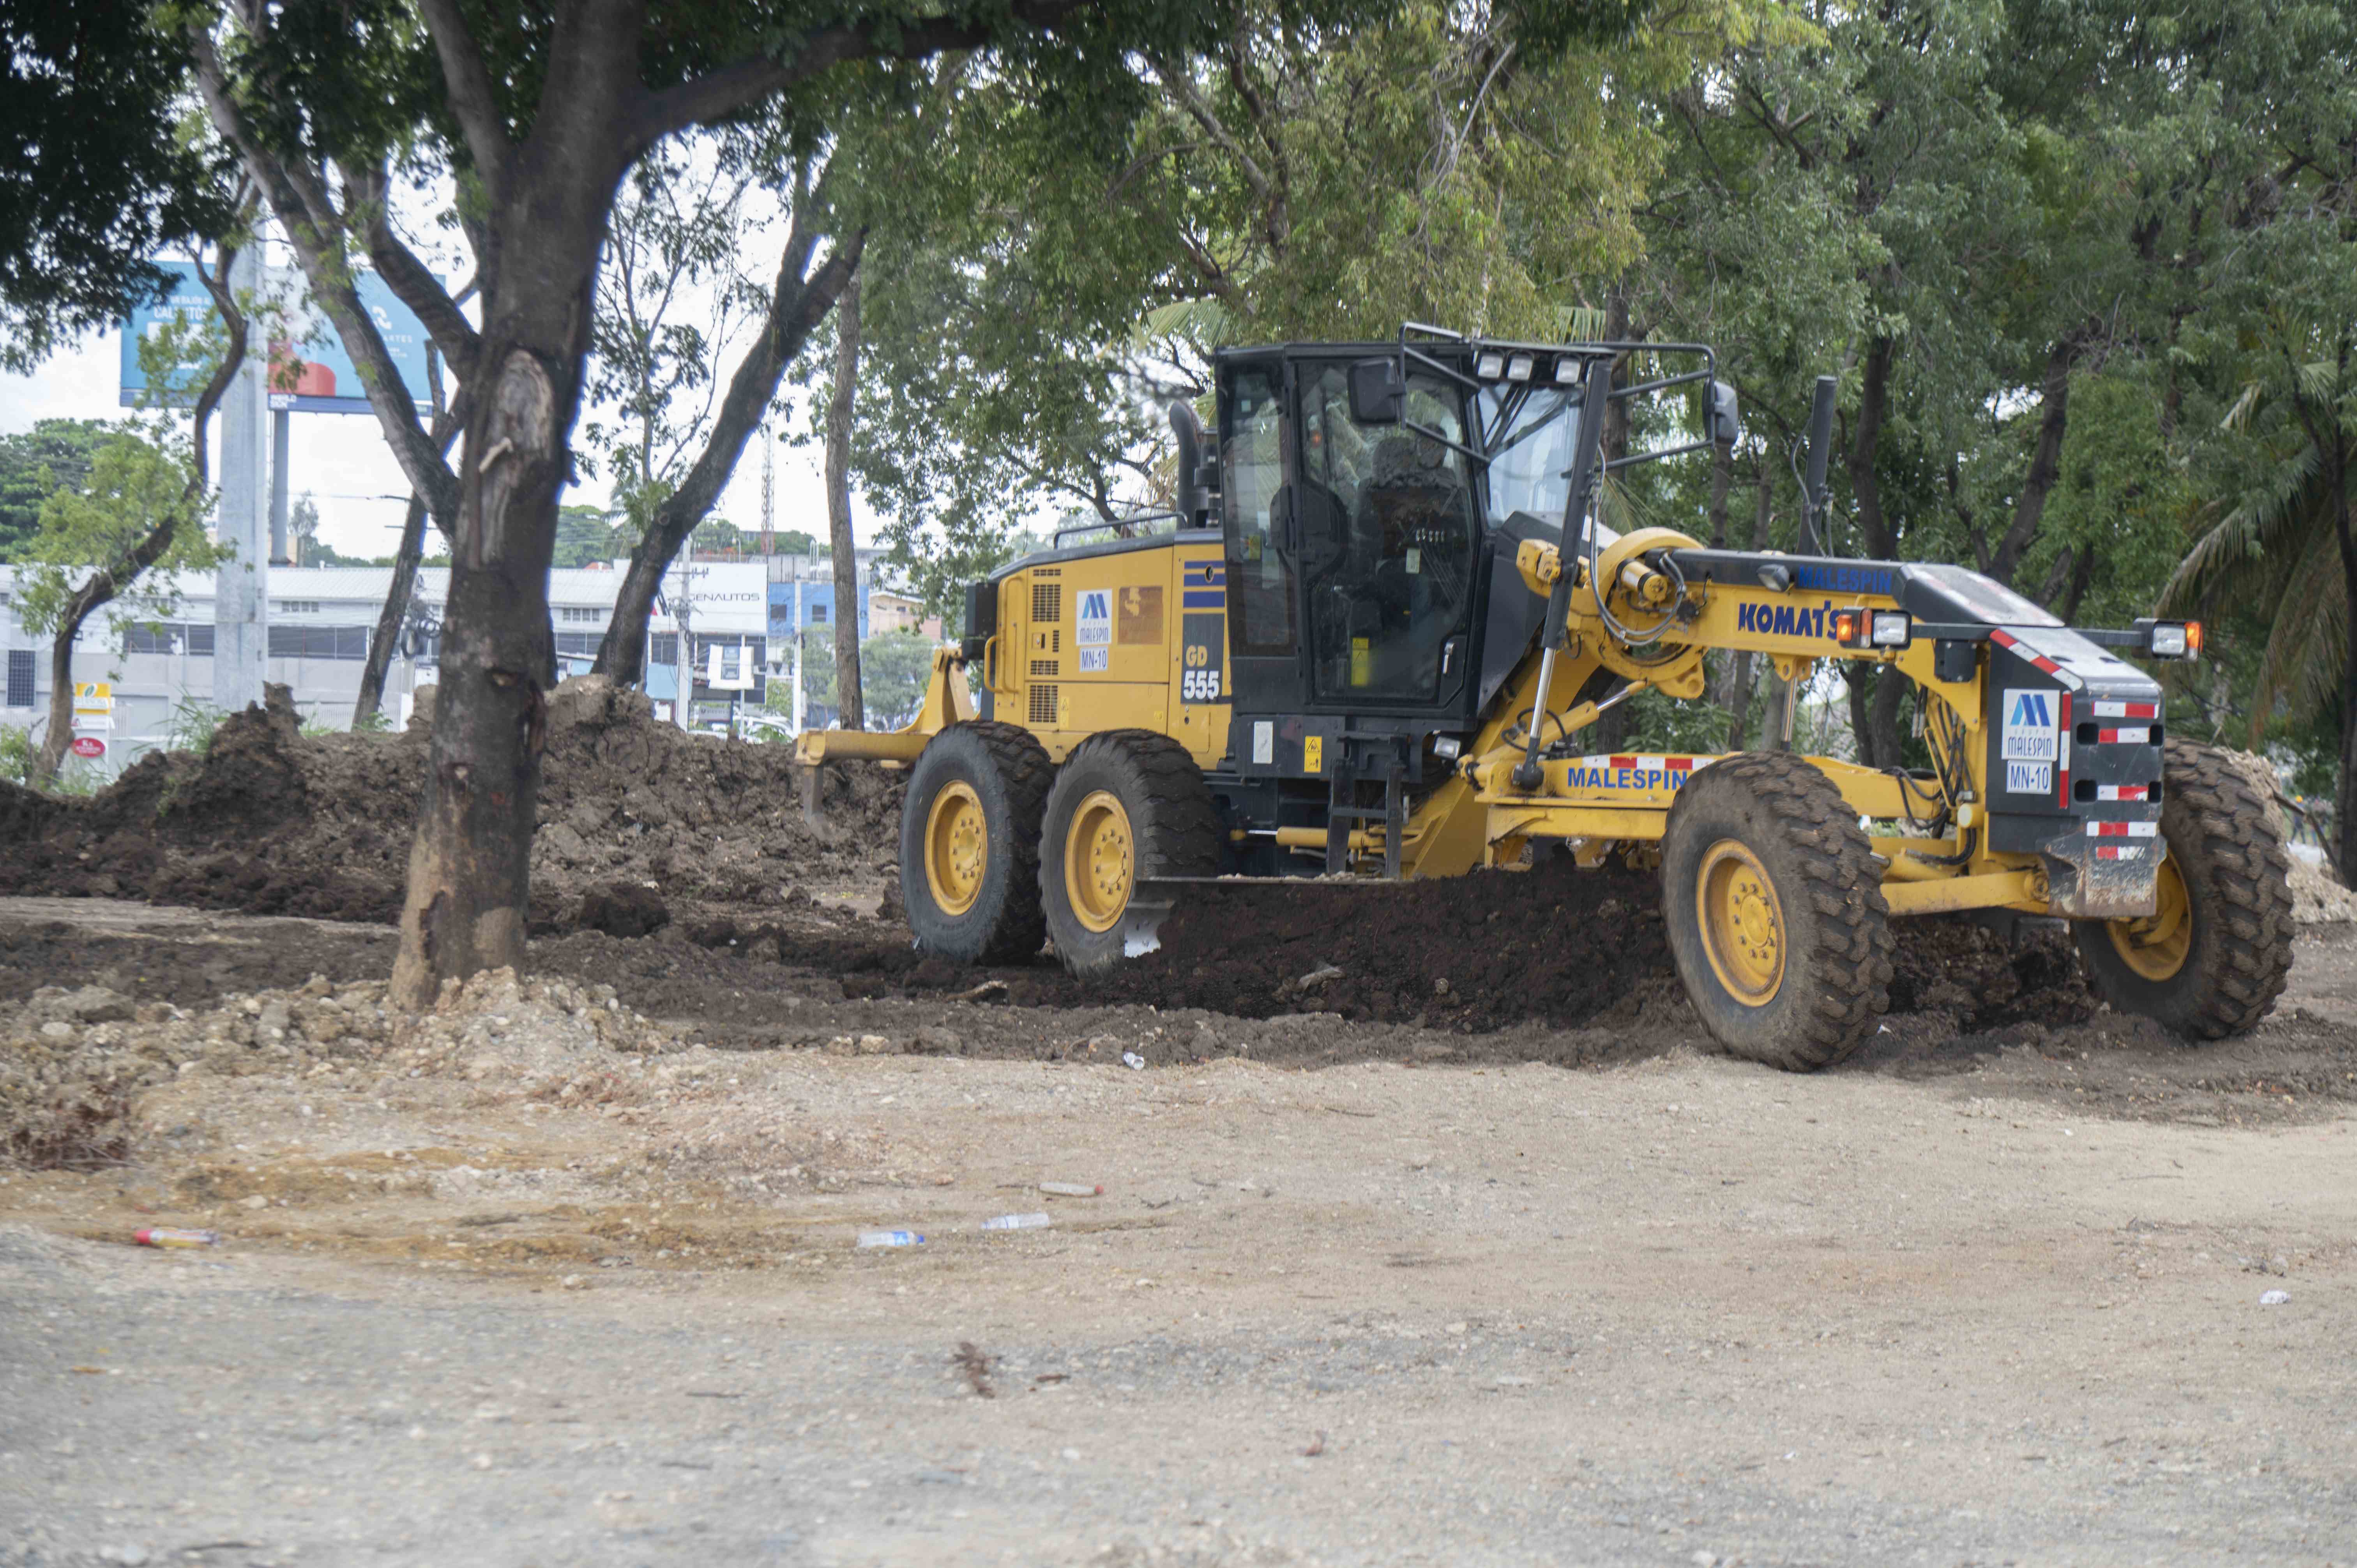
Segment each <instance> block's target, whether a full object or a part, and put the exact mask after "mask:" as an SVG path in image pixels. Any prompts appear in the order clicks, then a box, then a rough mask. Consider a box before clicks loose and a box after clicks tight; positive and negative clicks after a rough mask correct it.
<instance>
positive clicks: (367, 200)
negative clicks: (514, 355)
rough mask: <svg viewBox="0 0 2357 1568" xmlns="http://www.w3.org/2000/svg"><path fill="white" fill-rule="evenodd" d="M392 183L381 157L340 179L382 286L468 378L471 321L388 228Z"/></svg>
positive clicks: (473, 338) (473, 345) (475, 342)
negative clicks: (414, 316) (379, 160)
mask: <svg viewBox="0 0 2357 1568" xmlns="http://www.w3.org/2000/svg"><path fill="white" fill-rule="evenodd" d="M392 183H393V182H392V178H391V177H390V175H389V174H388V173H387V171H386V168H385V166H384V165H383V164H382V163H379V164H378V165H377V166H375V167H373V168H370V169H364V170H361V171H360V172H358V173H356V174H351V175H348V176H347V177H346V178H345V180H344V190H345V193H346V194H345V199H344V207H345V210H346V211H347V212H348V213H354V214H357V215H358V217H359V218H360V220H361V233H362V234H363V235H364V236H365V237H366V239H367V241H368V252H369V260H370V261H371V262H373V263H376V271H377V275H378V276H379V277H381V278H382V279H384V282H385V286H386V287H388V288H390V289H392V290H393V294H394V295H396V296H397V297H398V298H399V299H400V300H401V303H402V304H404V305H405V306H409V308H410V309H411V310H412V311H414V312H415V313H416V316H417V319H418V320H419V321H421V322H423V323H424V324H425V330H426V331H427V332H429V333H431V334H432V335H433V338H434V346H435V347H436V348H437V349H441V350H442V357H443V358H444V359H445V360H448V361H449V362H450V371H451V374H453V375H455V376H457V378H458V380H459V381H471V380H473V379H474V370H475V350H476V349H477V348H478V347H479V338H478V337H477V335H476V332H475V328H474V324H473V323H472V322H470V321H468V319H467V317H466V315H465V313H464V312H462V311H461V310H460V309H459V308H458V304H457V300H456V299H454V298H453V297H452V296H451V295H450V294H449V293H448V291H447V290H446V289H444V288H443V286H442V285H441V283H440V282H439V281H437V280H436V278H435V276H434V274H432V273H430V272H428V271H427V270H426V267H425V263H424V262H422V261H420V260H419V259H418V257H417V252H414V251H413V250H411V249H410V248H409V246H408V244H407V243H406V242H404V241H403V239H402V238H401V236H400V235H398V234H396V233H394V232H393V213H392V209H393V203H392V201H391V199H390V192H391V188H392Z"/></svg>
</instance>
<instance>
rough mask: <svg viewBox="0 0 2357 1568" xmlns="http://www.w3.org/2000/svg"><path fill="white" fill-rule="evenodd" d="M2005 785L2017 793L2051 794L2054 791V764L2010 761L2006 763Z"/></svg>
mask: <svg viewBox="0 0 2357 1568" xmlns="http://www.w3.org/2000/svg"><path fill="white" fill-rule="evenodd" d="M2005 787H2006V789H2007V790H2008V791H2010V792H2011V793H2013V794H2016V795H2051V794H2052V793H2054V765H2053V764H2052V763H2050V762H2008V763H2007V764H2006V765H2005Z"/></svg>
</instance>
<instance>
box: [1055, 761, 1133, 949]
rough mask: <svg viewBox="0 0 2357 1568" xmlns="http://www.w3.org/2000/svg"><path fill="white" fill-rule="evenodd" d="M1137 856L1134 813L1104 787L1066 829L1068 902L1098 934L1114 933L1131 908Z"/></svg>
mask: <svg viewBox="0 0 2357 1568" xmlns="http://www.w3.org/2000/svg"><path fill="white" fill-rule="evenodd" d="M1136 876H1137V856H1136V851H1135V848H1134V847H1133V845H1132V843H1131V841H1130V834H1129V813H1128V812H1127V811H1124V810H1122V805H1121V800H1120V799H1119V798H1118V797H1116V796H1115V795H1114V793H1113V792H1112V791H1111V790H1109V789H1099V790H1097V791H1095V792H1094V793H1093V794H1092V795H1090V796H1089V797H1088V799H1086V800H1082V802H1081V809H1080V810H1079V811H1074V812H1073V813H1072V825H1071V827H1070V828H1067V829H1066V830H1065V831H1064V899H1065V902H1067V903H1069V904H1070V905H1071V907H1072V917H1073V918H1075V919H1077V920H1079V921H1080V922H1081V924H1082V925H1083V926H1086V927H1087V928H1088V929H1090V930H1092V931H1109V930H1112V929H1113V928H1114V924H1115V923H1116V922H1117V921H1119V920H1120V918H1121V917H1122V912H1123V911H1124V910H1125V909H1127V908H1129V890H1130V887H1131V886H1132V884H1133V883H1134V882H1135V880H1136Z"/></svg>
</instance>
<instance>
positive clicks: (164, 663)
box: [0, 561, 769, 775]
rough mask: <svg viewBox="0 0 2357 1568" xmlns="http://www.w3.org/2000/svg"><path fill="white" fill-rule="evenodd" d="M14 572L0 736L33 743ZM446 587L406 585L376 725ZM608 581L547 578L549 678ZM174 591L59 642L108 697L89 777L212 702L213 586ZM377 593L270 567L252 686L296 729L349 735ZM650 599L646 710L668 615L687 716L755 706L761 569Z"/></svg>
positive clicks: (421, 645)
mask: <svg viewBox="0 0 2357 1568" xmlns="http://www.w3.org/2000/svg"><path fill="white" fill-rule="evenodd" d="M683 570H684V572H685V573H686V574H687V575H686V577H685V578H684V580H683V578H682V575H681V574H682V572H683ZM449 581H450V573H449V569H448V568H447V567H440V566H429V567H425V568H424V569H423V570H421V571H420V572H419V573H418V583H417V591H416V593H415V595H414V596H413V598H412V602H411V607H410V612H409V616H408V618H407V619H406V620H405V621H404V629H403V636H402V640H401V642H400V644H398V645H397V646H396V648H395V650H394V655H393V660H392V662H391V663H390V664H389V665H388V666H387V669H386V673H385V699H384V706H385V710H386V716H387V717H388V718H389V719H391V720H393V722H394V723H396V724H398V723H400V722H402V721H404V720H405V719H406V718H407V717H408V716H409V713H410V710H411V708H412V706H413V705H414V698H413V696H412V693H414V691H415V690H416V688H418V687H419V686H424V685H430V684H432V683H433V682H434V681H435V679H436V656H437V654H438V652H439V632H440V628H441V625H442V610H443V605H444V602H445V599H446V597H447V594H448V591H449ZM621 581H622V574H621V572H620V571H619V569H617V568H608V567H600V568H595V569H584V570H560V571H554V572H551V573H550V574H549V582H548V599H549V618H550V623H551V627H552V629H553V630H554V634H555V638H556V655H557V672H558V674H559V675H560V676H562V675H568V674H577V673H580V672H582V671H587V669H588V668H589V662H590V660H593V659H595V658H596V657H597V650H598V647H599V645H600V644H601V643H603V642H604V640H605V636H606V626H607V623H608V620H609V619H610V618H612V616H613V613H614V600H615V597H616V596H617V594H618V593H619V589H620V586H621ZM683 585H684V587H685V590H686V592H685V593H684V594H683V593H682V592H681V589H682V587H683ZM178 587H179V601H180V602H179V607H178V609H177V610H176V611H175V612H174V613H173V614H172V615H171V616H170V617H169V618H167V619H165V620H164V621H162V622H160V623H156V624H154V625H143V626H135V627H133V628H130V629H129V630H128V631H127V632H117V631H115V630H114V629H113V623H112V622H111V620H110V619H109V618H108V616H107V614H106V612H105V611H101V612H100V613H99V614H98V615H96V616H94V617H92V618H91V622H90V624H88V625H87V626H85V627H83V628H82V631H81V637H80V638H79V639H77V640H76V642H75V644H74V667H73V678H74V681H75V682H76V683H77V684H80V683H83V682H108V683H109V684H110V685H111V687H112V689H113V712H112V714H110V715H108V716H107V717H108V723H107V724H106V725H100V724H95V723H93V724H91V725H89V726H88V727H89V728H90V730H91V733H92V734H93V735H95V736H97V738H99V739H101V740H102V741H104V742H105V744H106V753H105V756H104V758H103V760H102V764H101V766H100V771H102V772H103V773H105V774H109V775H112V774H113V773H116V772H119V771H121V770H122V769H123V768H125V767H127V766H129V765H130V764H131V763H133V762H135V761H136V760H138V758H139V757H140V756H141V755H143V754H144V753H145V752H147V751H149V750H151V749H154V748H155V747H156V746H159V745H162V744H163V743H164V742H165V740H166V738H167V736H168V735H169V734H170V732H171V730H172V728H173V726H174V720H175V717H176V714H178V712H179V710H180V709H181V708H182V707H183V706H184V705H188V706H196V707H201V706H204V705H207V704H210V702H211V700H212V692H213V671H212V647H213V581H212V578H211V576H210V575H194V574H183V575H181V577H180V579H179V582H178ZM392 587H393V569H392V568H391V567H388V566H274V567H272V568H271V569H270V603H269V613H268V637H269V662H268V670H267V674H266V677H265V678H266V679H268V680H270V681H273V682H279V683H282V684H284V685H286V686H288V687H291V688H292V689H293V691H294V694H295V704H296V707H297V708H298V709H299V710H300V711H301V713H302V714H303V719H304V722H305V723H306V724H315V725H325V726H328V727H330V728H335V729H343V728H346V727H348V726H350V724H351V719H352V704H353V703H354V701H355V700H356V698H357V697H358V695H359V692H360V683H361V668H362V666H363V664H364V663H365V661H366V660H367V658H368V650H369V642H370V640H371V639H372V638H373V637H374V636H375V635H376V624H377V618H378V617H379V615H380V614H381V613H382V610H383V608H384V600H385V596H386V595H387V594H388V593H390V592H391V591H392ZM663 588H664V593H663V596H662V610H661V611H660V612H659V613H657V614H656V615H654V616H653V617H652V618H651V620H650V624H649V639H648V640H649V645H650V646H649V649H648V655H649V656H648V660H647V682H646V684H647V691H648V693H649V694H650V695H651V696H652V697H653V698H654V699H655V701H656V703H657V711H658V712H659V713H662V714H666V715H668V714H669V712H670V709H671V707H672V703H673V698H674V696H675V695H676V693H677V689H678V673H677V672H678V666H679V643H678V635H679V630H678V628H679V620H678V618H679V613H680V611H681V609H682V608H684V609H685V611H686V613H687V623H688V634H689V649H690V650H691V655H692V659H693V672H694V679H693V682H692V683H693V686H694V701H695V704H696V708H697V714H696V716H697V717H698V718H699V719H709V718H715V717H719V716H722V715H723V714H725V711H726V708H727V707H728V706H729V705H730V704H731V703H749V704H750V705H753V706H759V703H760V702H761V700H762V696H763V682H762V676H763V670H764V666H765V663H766V660H767V656H768V632H769V573H768V569H767V568H766V567H765V566H764V565H763V564H761V563H759V562H758V561H755V562H748V563H742V564H737V563H728V564H706V563H697V564H694V565H692V566H688V567H685V568H681V567H673V570H672V572H671V574H670V575H667V576H666V577H665V578H664V581H663ZM0 650H5V661H6V671H5V684H4V685H0V725H16V726H18V727H30V728H33V729H35V730H37V731H38V730H40V729H44V728H46V726H47V725H48V702H49V645H48V639H47V638H46V637H38V636H35V635H33V634H32V633H30V632H27V630H26V629H25V628H24V627H23V625H22V624H21V623H20V622H19V621H18V620H17V619H16V568H14V567H11V566H6V565H0ZM715 676H717V680H715V679H713V677H715ZM79 727H81V726H78V728H79Z"/></svg>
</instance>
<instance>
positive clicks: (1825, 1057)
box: [1662, 752, 1891, 1072]
mask: <svg viewBox="0 0 2357 1568" xmlns="http://www.w3.org/2000/svg"><path fill="white" fill-rule="evenodd" d="M1873 855H1874V849H1873V845H1872V844H1870V843H1867V837H1866V834H1865V833H1864V832H1861V831H1860V829H1859V828H1858V825H1857V812H1856V811H1853V810H1851V809H1850V807H1849V806H1848V805H1847V804H1846V803H1845V802H1844V801H1843V800H1842V796H1841V791H1840V789H1837V788H1835V785H1834V782H1833V781H1832V780H1831V779H1827V778H1826V777H1825V776H1824V774H1823V773H1821V772H1819V771H1818V770H1817V769H1816V768H1814V767H1813V766H1811V765H1810V764H1809V763H1808V762H1807V761H1805V760H1803V758H1801V757H1793V756H1790V755H1787V754H1784V753H1781V752H1743V753H1738V755H1736V756H1733V757H1722V758H1721V759H1719V760H1718V761H1717V762H1714V763H1712V764H1711V765H1710V766H1709V767H1707V768H1697V769H1696V770H1695V774H1694V776H1693V777H1692V778H1691V779H1688V780H1687V782H1686V784H1685V786H1684V788H1683V789H1680V790H1679V791H1678V795H1677V799H1676V800H1675V801H1674V803H1673V804H1672V806H1671V807H1670V818H1669V824H1668V828H1667V830H1666V832H1664V833H1663V838H1662V906H1663V918H1664V919H1665V920H1666V921H1667V922H1668V927H1669V939H1670V951H1671V953H1672V955H1673V956H1674V958H1675V959H1676V961H1677V966H1678V977H1679V978H1680V979H1681V980H1683V981H1684V983H1685V990H1686V995H1687V998H1688V999H1689V1000H1690V1001H1691V1002H1692V1003H1693V1004H1694V1008H1695V1012H1696V1013H1697V1014H1698V1015H1700V1016H1701V1018H1702V1023H1703V1026H1704V1027H1705V1028H1706V1029H1708V1030H1709V1031H1710V1033H1711V1036H1712V1037H1713V1038H1715V1039H1716V1040H1717V1041H1718V1043H1719V1044H1720V1045H1721V1046H1724V1047H1726V1048H1727V1051H1728V1052H1729V1053H1730V1054H1732V1055H1735V1056H1738V1057H1744V1058H1749V1059H1750V1060H1752V1061H1757V1062H1765V1063H1767V1064H1768V1065H1769V1066H1770V1067H1778V1068H1782V1069H1786V1070H1787V1071H1792V1072H1809V1071H1813V1070H1814V1069H1818V1068H1822V1067H1827V1066H1830V1065H1832V1064H1833V1063H1835V1062H1837V1061H1839V1060H1841V1059H1842V1058H1844V1057H1846V1056H1848V1055H1849V1054H1850V1053H1851V1052H1852V1051H1854V1050H1856V1049H1857V1047H1858V1045H1859V1043H1860V1042H1861V1041H1863V1040H1864V1039H1865V1038H1866V1036H1867V1033H1868V1032H1869V1031H1871V1030H1872V1029H1873V1027H1874V1026H1875V1021H1876V1019H1877V1018H1878V1017H1879V1016H1880V1015H1882V1013H1883V1011H1884V1010H1885V1009H1886V1008H1888V1007H1889V1001H1890V997H1889V984H1890V975H1891V966H1890V926H1889V907H1888V906H1887V905H1886V904H1884V902H1883V899H1882V890H1881V878H1880V875H1879V873H1878V870H1877V868H1876V865H1875V862H1874V858H1873Z"/></svg>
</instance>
